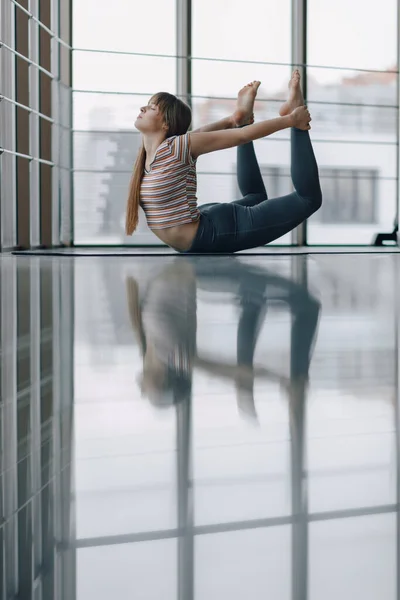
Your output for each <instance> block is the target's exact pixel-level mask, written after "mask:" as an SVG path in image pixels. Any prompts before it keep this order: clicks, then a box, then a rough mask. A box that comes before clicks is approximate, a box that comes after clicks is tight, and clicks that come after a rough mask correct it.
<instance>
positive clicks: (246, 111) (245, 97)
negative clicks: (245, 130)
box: [232, 81, 261, 127]
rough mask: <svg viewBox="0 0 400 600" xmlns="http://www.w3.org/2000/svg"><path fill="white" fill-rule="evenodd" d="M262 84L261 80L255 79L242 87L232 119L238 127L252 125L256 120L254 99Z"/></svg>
mask: <svg viewBox="0 0 400 600" xmlns="http://www.w3.org/2000/svg"><path fill="white" fill-rule="evenodd" d="M260 84H261V81H253V82H252V83H248V84H247V85H245V86H244V87H242V89H241V90H240V91H239V94H238V98H237V102H236V110H235V112H234V113H233V115H232V120H233V123H234V124H235V126H236V127H242V126H243V125H250V124H251V123H253V122H254V113H253V110H254V101H255V99H256V96H257V91H258V88H259V87H260Z"/></svg>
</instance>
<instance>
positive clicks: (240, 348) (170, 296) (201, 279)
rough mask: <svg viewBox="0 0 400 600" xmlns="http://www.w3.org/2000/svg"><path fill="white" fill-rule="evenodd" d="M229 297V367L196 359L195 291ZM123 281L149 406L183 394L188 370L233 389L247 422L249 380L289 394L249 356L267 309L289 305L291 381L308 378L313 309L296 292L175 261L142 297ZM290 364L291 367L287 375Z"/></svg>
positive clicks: (203, 262)
mask: <svg viewBox="0 0 400 600" xmlns="http://www.w3.org/2000/svg"><path fill="white" fill-rule="evenodd" d="M197 287H198V288H203V289H207V290H209V291H211V292H227V291H228V292H230V293H231V294H233V295H234V296H236V297H237V298H238V301H239V305H240V308H241V312H240V317H239V324H238V329H237V363H236V364H231V363H229V362H227V361H223V360H217V359H215V358H214V357H213V358H210V357H208V356H206V355H204V354H202V355H199V353H198V351H197V349H196V330H197V320H196V288H197ZM140 292H141V290H140V289H139V284H138V282H137V281H136V280H135V279H134V278H133V277H129V278H128V279H127V294H128V304H129V314H130V318H131V323H132V326H133V329H134V331H135V332H136V335H137V338H138V340H139V345H140V348H141V351H142V355H143V375H142V378H141V389H142V393H143V394H144V395H146V396H147V397H148V398H149V400H150V401H151V402H152V403H154V404H156V405H157V406H163V405H171V404H173V403H176V402H179V401H182V400H184V399H185V398H187V397H188V396H189V395H190V393H191V383H192V373H193V369H194V368H195V367H197V368H200V369H202V370H203V371H206V372H208V373H210V374H215V375H217V376H219V377H222V378H226V379H228V380H231V381H233V382H234V383H235V387H236V391H237V399H238V405H239V409H240V410H242V411H243V412H245V413H247V414H250V415H253V416H255V406H254V393H253V387H254V379H255V378H256V377H264V378H267V379H269V380H272V381H275V382H278V383H280V384H281V385H283V386H284V387H285V389H288V388H290V385H289V381H288V380H287V379H286V378H284V377H283V376H282V375H279V374H277V373H275V372H273V371H272V370H270V369H268V368H267V367H255V366H254V364H253V360H254V353H255V348H256V343H257V339H258V335H259V333H260V330H261V326H262V324H263V321H264V318H265V314H266V308H267V302H268V301H270V300H279V301H283V302H286V303H288V304H289V306H290V311H291V312H292V313H293V314H294V316H295V318H294V321H293V327H292V333H293V332H295V333H296V335H295V336H292V337H295V338H296V339H293V340H292V373H293V374H294V375H296V377H303V378H304V379H306V378H307V376H308V367H309V362H310V354H311V346H312V342H313V339H314V336H315V331H316V326H317V322H318V314H319V304H318V303H317V301H316V300H315V299H314V298H313V297H312V296H310V295H309V294H308V292H307V290H306V289H304V288H302V287H301V286H299V285H297V284H295V283H293V282H291V281H289V280H287V279H285V278H283V277H281V276H279V275H273V274H270V273H268V272H266V271H265V270H263V269H261V268H259V267H253V266H248V265H245V264H243V263H241V262H240V261H239V260H237V259H236V258H234V257H230V258H224V259H222V260H221V259H210V258H207V259H205V258H198V259H192V260H190V261H189V260H183V259H178V260H176V261H175V262H174V263H172V264H170V265H169V266H167V267H166V268H165V269H164V270H163V271H162V273H160V274H159V275H158V276H157V277H155V278H154V279H153V280H152V281H151V282H150V284H149V285H148V288H147V290H146V291H145V292H144V293H142V294H141V293H140ZM293 363H294V365H295V366H294V367H293Z"/></svg>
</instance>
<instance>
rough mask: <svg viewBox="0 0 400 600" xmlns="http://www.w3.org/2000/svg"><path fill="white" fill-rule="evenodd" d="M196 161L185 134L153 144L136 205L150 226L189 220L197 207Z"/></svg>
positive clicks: (164, 225) (164, 227) (168, 225)
mask: <svg viewBox="0 0 400 600" xmlns="http://www.w3.org/2000/svg"><path fill="white" fill-rule="evenodd" d="M196 190H197V179H196V161H195V160H194V159H193V157H192V155H191V153H190V137H189V134H188V133H186V134H185V135H179V136H173V137H170V138H167V139H166V140H164V141H163V142H162V144H161V145H160V146H159V147H158V148H157V152H156V155H155V157H154V160H153V162H152V163H151V166H150V171H146V170H145V171H144V174H143V179H142V184H141V188H140V205H141V207H142V208H143V210H144V213H145V215H146V219H147V224H148V226H149V227H150V228H151V229H166V228H168V227H174V226H175V225H182V224H184V223H193V222H194V221H197V220H198V219H199V217H200V213H199V209H198V208H197V198H196Z"/></svg>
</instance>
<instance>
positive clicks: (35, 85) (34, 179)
mask: <svg viewBox="0 0 400 600" xmlns="http://www.w3.org/2000/svg"><path fill="white" fill-rule="evenodd" d="M29 11H30V12H31V13H32V14H33V16H34V17H36V18H38V14H39V1H38V0H29ZM29 58H30V60H31V61H32V62H33V63H34V65H30V67H29V105H30V107H31V108H32V109H33V110H35V111H37V112H38V111H39V69H38V68H37V67H36V66H35V65H37V64H39V25H38V24H37V22H36V21H35V20H34V19H30V20H29ZM29 153H30V155H31V156H35V157H39V154H40V146H39V116H38V115H37V114H34V113H30V115H29ZM29 174H30V182H29V185H30V188H29V189H30V226H31V232H30V235H31V246H39V245H40V169H39V163H38V162H37V161H36V160H32V161H31V164H30V172H29Z"/></svg>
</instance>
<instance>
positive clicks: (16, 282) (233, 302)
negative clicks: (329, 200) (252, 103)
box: [0, 254, 400, 600]
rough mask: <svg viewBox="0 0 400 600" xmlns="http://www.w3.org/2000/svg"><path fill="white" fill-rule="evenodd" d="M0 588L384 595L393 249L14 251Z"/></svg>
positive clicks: (83, 596)
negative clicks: (223, 253)
mask: <svg viewBox="0 0 400 600" xmlns="http://www.w3.org/2000/svg"><path fill="white" fill-rule="evenodd" d="M0 269H1V357H0V358H1V360H0V365H1V404H0V418H1V430H0V431H1V478H0V518H1V521H0V536H1V538H0V565H1V579H0V585H1V589H0V591H1V599H4V600H11V599H13V600H14V599H17V598H18V600H25V599H29V600H53V599H56V600H92V599H93V600H109V599H113V600H114V599H115V600H117V599H118V600H120V599H121V600H125V599H128V598H132V599H135V600H160V599H163V600H194V599H195V600H221V599H223V598H229V600H243V598H249V599H250V598H251V599H252V600H259V599H260V600H261V599H264V598H271V599H272V600H289V599H290V600H322V599H324V600H338V599H340V600H358V599H360V600H361V599H362V600H398V599H399V598H400V577H399V575H400V547H399V529H400V528H399V513H398V509H399V490H400V485H399V484H400V470H399V452H400V444H399V430H398V423H399V410H398V409H399V404H398V401H399V381H398V379H399V368H398V367H399V335H400V327H399V310H400V309H399V306H400V303H399V300H400V257H399V256H398V255H391V254H376V255H373V254H364V255H361V254H360V255H358V254H352V255H344V254H342V255H332V254H327V255H318V256H313V255H309V256H299V255H297V256H296V255H294V256H292V257H290V256H277V255H274V256H245V255H241V256H233V257H207V256H206V257H192V258H188V257H183V256H164V257H156V256H148V257H124V256H120V257H111V256H109V257H97V258H90V257H83V258H68V257H32V258H29V257H11V256H5V257H3V258H1V259H0Z"/></svg>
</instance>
